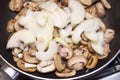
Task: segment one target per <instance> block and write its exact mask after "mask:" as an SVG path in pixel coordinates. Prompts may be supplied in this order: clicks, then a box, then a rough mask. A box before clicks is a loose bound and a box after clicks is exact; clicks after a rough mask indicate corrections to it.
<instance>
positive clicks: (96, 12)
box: [86, 2, 105, 17]
mask: <svg viewBox="0 0 120 80" xmlns="http://www.w3.org/2000/svg"><path fill="white" fill-rule="evenodd" d="M86 12H88V13H89V14H91V15H92V16H94V17H103V16H104V15H105V9H104V6H103V5H102V3H101V2H97V3H96V4H94V5H93V6H91V7H88V8H87V9H86Z"/></svg>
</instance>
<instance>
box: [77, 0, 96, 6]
mask: <svg viewBox="0 0 120 80" xmlns="http://www.w3.org/2000/svg"><path fill="white" fill-rule="evenodd" d="M79 1H80V2H81V3H82V4H83V5H86V6H90V5H92V4H93V3H94V2H96V1H97V0H79Z"/></svg>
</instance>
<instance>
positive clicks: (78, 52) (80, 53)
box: [74, 47, 90, 58]
mask: <svg viewBox="0 0 120 80" xmlns="http://www.w3.org/2000/svg"><path fill="white" fill-rule="evenodd" d="M89 53H90V52H89V51H88V49H87V48H85V47H84V48H81V49H75V50H74V54H75V55H76V56H84V57H85V58H88V57H89Z"/></svg>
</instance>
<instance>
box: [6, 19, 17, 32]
mask: <svg viewBox="0 0 120 80" xmlns="http://www.w3.org/2000/svg"><path fill="white" fill-rule="evenodd" d="M15 22H16V21H15V20H14V19H11V20H10V21H9V22H8V24H7V31H8V32H14V30H15V29H14V24H15Z"/></svg>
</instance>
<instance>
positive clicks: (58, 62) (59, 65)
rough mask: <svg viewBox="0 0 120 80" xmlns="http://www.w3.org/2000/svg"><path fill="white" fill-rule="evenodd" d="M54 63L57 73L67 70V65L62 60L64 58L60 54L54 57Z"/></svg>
mask: <svg viewBox="0 0 120 80" xmlns="http://www.w3.org/2000/svg"><path fill="white" fill-rule="evenodd" d="M54 63H55V67H56V69H57V71H59V72H61V71H63V70H64V69H65V67H66V65H65V63H64V62H63V60H62V57H61V56H60V55H59V54H56V55H55V56H54Z"/></svg>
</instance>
